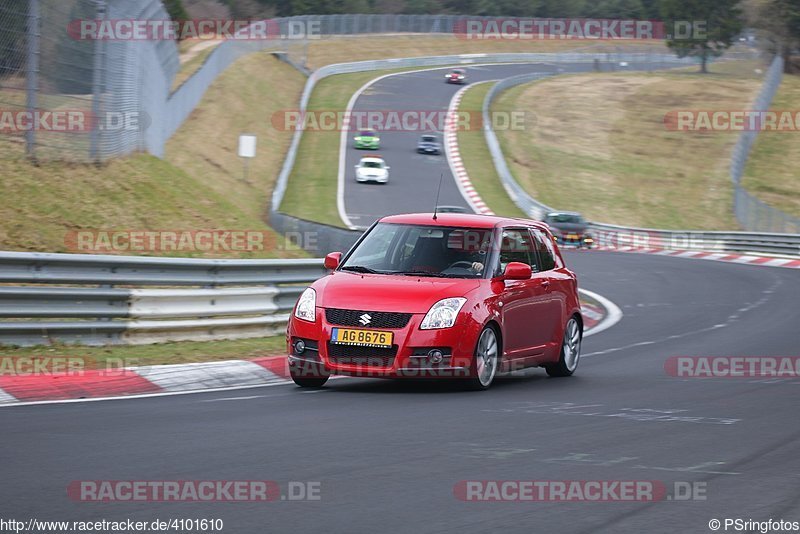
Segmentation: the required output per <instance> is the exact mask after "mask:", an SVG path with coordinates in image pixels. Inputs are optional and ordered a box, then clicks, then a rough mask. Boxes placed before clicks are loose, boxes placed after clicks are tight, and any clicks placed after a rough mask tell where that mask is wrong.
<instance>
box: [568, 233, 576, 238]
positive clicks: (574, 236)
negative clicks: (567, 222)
mask: <svg viewBox="0 0 800 534" xmlns="http://www.w3.org/2000/svg"><path fill="white" fill-rule="evenodd" d="M567 239H578V235H577V234H569V235H568V236H567Z"/></svg>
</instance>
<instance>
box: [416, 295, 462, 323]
mask: <svg viewBox="0 0 800 534" xmlns="http://www.w3.org/2000/svg"><path fill="white" fill-rule="evenodd" d="M466 302H467V299H465V298H462V297H458V298H450V299H444V300H440V301H439V302H437V303H436V304H434V305H433V306H432V307H431V309H430V311H428V314H427V315H425V318H424V319H423V320H422V324H421V325H420V326H419V327H420V329H421V330H437V329H439V328H450V327H452V326H453V325H454V324H455V323H456V318H457V317H458V312H459V311H461V308H462V307H463V306H464V304H465V303H466Z"/></svg>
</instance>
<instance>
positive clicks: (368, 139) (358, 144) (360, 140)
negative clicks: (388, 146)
mask: <svg viewBox="0 0 800 534" xmlns="http://www.w3.org/2000/svg"><path fill="white" fill-rule="evenodd" d="M354 141H355V144H354V145H353V146H354V147H355V148H357V149H359V150H378V149H379V148H380V147H381V138H380V137H378V134H377V133H375V132H373V131H372V130H364V131H362V132H361V133H359V134H358V135H357V136H356V137H355V138H354Z"/></svg>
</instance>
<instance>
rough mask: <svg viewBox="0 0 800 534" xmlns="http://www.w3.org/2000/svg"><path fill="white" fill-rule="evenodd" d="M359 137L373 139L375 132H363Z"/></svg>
mask: <svg viewBox="0 0 800 534" xmlns="http://www.w3.org/2000/svg"><path fill="white" fill-rule="evenodd" d="M361 137H375V132H373V131H372V130H364V131H363V132H361Z"/></svg>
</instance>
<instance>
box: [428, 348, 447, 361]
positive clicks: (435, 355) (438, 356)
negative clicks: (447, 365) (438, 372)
mask: <svg viewBox="0 0 800 534" xmlns="http://www.w3.org/2000/svg"><path fill="white" fill-rule="evenodd" d="M443 359H444V354H442V351H440V350H437V349H433V350H432V351H430V352H429V353H428V361H429V362H431V363H442V360H443Z"/></svg>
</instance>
